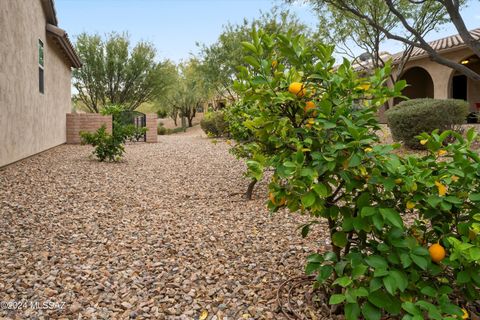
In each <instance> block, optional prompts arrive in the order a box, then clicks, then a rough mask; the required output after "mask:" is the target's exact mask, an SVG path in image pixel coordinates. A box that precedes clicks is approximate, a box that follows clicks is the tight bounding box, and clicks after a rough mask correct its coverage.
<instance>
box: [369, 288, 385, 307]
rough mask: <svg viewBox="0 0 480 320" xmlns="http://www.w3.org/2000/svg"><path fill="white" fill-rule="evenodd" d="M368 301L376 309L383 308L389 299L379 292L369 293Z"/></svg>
mask: <svg viewBox="0 0 480 320" xmlns="http://www.w3.org/2000/svg"><path fill="white" fill-rule="evenodd" d="M368 301H369V302H370V303H371V304H373V305H374V306H376V307H378V308H385V306H386V305H387V304H388V302H389V299H386V296H385V293H384V292H383V291H381V290H378V291H374V292H370V294H369V295H368Z"/></svg>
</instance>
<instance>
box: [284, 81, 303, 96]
mask: <svg viewBox="0 0 480 320" xmlns="http://www.w3.org/2000/svg"><path fill="white" fill-rule="evenodd" d="M288 92H290V93H293V94H295V95H296V96H297V97H300V98H301V97H303V96H304V95H305V87H304V85H303V83H301V82H292V83H290V85H289V86H288Z"/></svg>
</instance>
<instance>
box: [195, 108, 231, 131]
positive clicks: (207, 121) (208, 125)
mask: <svg viewBox="0 0 480 320" xmlns="http://www.w3.org/2000/svg"><path fill="white" fill-rule="evenodd" d="M200 127H201V128H202V130H203V131H204V132H205V133H206V134H207V135H209V136H213V137H222V136H227V135H228V123H227V121H226V119H225V114H224V113H223V112H222V111H213V112H209V113H207V114H205V117H204V118H203V119H202V120H201V121H200Z"/></svg>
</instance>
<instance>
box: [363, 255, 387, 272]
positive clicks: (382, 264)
mask: <svg viewBox="0 0 480 320" xmlns="http://www.w3.org/2000/svg"><path fill="white" fill-rule="evenodd" d="M365 262H366V263H367V264H368V265H369V266H370V267H372V268H383V269H386V268H387V267H388V263H387V260H385V258H383V257H381V256H379V255H371V256H368V257H367V258H366V259H365Z"/></svg>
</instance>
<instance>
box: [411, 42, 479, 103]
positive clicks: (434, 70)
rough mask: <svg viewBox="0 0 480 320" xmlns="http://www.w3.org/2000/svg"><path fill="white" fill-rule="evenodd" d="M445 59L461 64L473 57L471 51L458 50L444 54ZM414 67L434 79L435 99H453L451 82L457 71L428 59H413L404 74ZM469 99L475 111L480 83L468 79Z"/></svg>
mask: <svg viewBox="0 0 480 320" xmlns="http://www.w3.org/2000/svg"><path fill="white" fill-rule="evenodd" d="M442 55H443V56H444V57H445V58H447V59H450V60H453V61H457V62H460V61H462V60H464V59H465V58H468V57H470V56H471V55H472V51H471V50H470V49H466V48H463V49H459V50H458V49H457V50H452V51H447V52H445V53H443V54H442ZM413 67H421V68H423V69H425V70H426V71H427V72H428V73H429V74H430V76H431V77H432V80H433V84H434V90H433V91H434V98H436V99H448V98H451V95H452V92H451V81H452V77H453V75H454V74H455V71H454V70H453V69H451V68H449V67H447V66H444V65H441V64H438V63H436V62H433V61H431V60H430V59H429V58H428V57H424V58H421V59H413V60H410V61H409V62H407V64H406V65H405V68H404V72H406V71H407V70H408V69H411V68H413ZM467 99H468V101H469V102H470V109H471V110H475V102H480V81H476V82H475V81H473V80H470V79H468V84H467Z"/></svg>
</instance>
